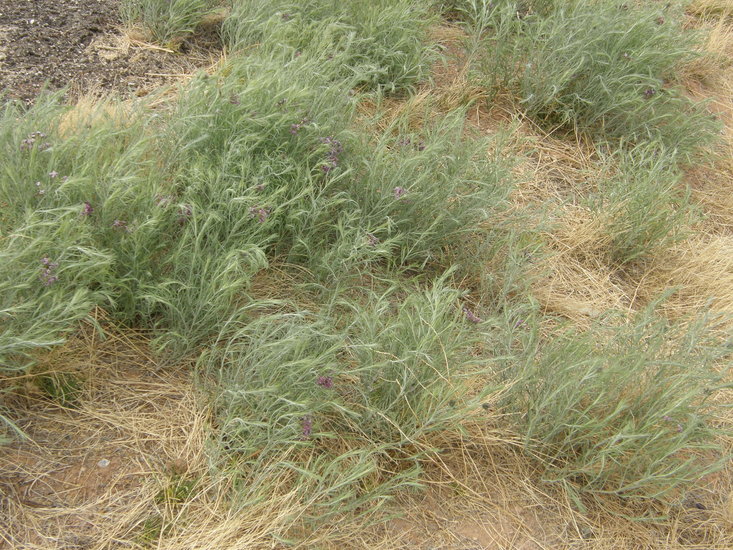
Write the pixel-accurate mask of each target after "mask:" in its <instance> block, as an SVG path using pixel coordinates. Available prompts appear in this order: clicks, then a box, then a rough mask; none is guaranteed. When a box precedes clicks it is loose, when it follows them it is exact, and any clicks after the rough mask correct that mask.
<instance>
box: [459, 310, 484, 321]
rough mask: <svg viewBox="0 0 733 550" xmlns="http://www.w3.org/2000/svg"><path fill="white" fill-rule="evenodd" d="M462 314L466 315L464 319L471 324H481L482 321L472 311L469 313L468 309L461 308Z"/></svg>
mask: <svg viewBox="0 0 733 550" xmlns="http://www.w3.org/2000/svg"><path fill="white" fill-rule="evenodd" d="M463 313H465V314H466V319H468V320H469V321H471V322H472V323H481V322H483V319H481V317H479V316H478V315H476V314H475V313H474V312H473V311H471V310H470V309H468V307H467V306H463Z"/></svg>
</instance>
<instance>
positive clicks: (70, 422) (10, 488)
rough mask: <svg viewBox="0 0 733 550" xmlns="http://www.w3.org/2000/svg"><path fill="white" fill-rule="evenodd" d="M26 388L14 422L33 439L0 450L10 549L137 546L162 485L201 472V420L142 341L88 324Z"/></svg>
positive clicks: (183, 385) (185, 386) (185, 385)
mask: <svg viewBox="0 0 733 550" xmlns="http://www.w3.org/2000/svg"><path fill="white" fill-rule="evenodd" d="M23 381H24V390H23V391H22V392H21V393H20V394H18V395H16V396H14V397H13V400H14V402H13V416H14V419H15V420H16V422H17V423H18V425H19V427H20V428H21V429H23V431H24V432H25V433H26V435H27V436H28V439H27V440H23V441H17V442H15V443H13V444H12V445H9V446H7V447H3V448H1V449H0V479H2V480H3V482H2V484H3V489H4V493H5V494H6V495H7V497H6V498H5V499H3V505H2V507H3V509H4V510H3V512H4V516H5V517H6V518H7V519H6V521H5V522H4V529H3V532H2V537H1V538H0V540H2V541H3V542H4V543H5V544H6V545H8V547H9V548H20V547H23V548H68V547H71V545H77V546H79V547H81V546H83V547H85V548H106V547H111V546H113V545H114V544H117V543H119V542H121V541H123V540H126V541H128V543H132V542H133V541H135V540H136V537H138V535H139V531H140V526H141V525H143V524H144V523H145V521H146V517H147V516H149V515H150V514H153V513H154V511H155V510H156V509H160V508H161V507H162V504H161V503H159V502H158V501H159V500H160V498H159V497H158V496H157V495H159V493H160V486H161V484H164V483H167V482H166V481H165V479H166V478H167V477H169V476H177V477H178V478H180V479H186V480H195V479H198V478H200V477H201V476H202V475H203V473H204V472H205V471H206V459H205V457H204V440H205V437H206V436H205V432H204V426H205V424H206V412H205V410H203V409H202V408H201V407H200V406H199V405H198V403H197V399H196V397H195V395H194V392H193V389H192V386H191V384H190V383H189V382H188V380H187V377H186V376H185V375H181V374H180V373H179V372H175V371H163V370H161V369H160V368H159V367H158V365H156V364H155V362H154V361H153V359H152V358H151V353H150V351H149V350H148V348H147V343H146V338H145V337H144V336H143V335H142V334H136V333H134V332H131V331H124V332H120V331H116V330H111V331H109V332H107V333H106V337H105V338H101V337H100V336H99V335H98V333H96V332H95V330H94V328H93V327H91V326H86V327H84V328H83V330H82V331H81V332H80V333H79V334H78V335H77V336H76V337H74V338H73V339H71V340H69V341H68V342H67V343H66V344H65V345H63V346H61V347H59V348H56V349H54V350H53V351H51V352H49V353H47V354H46V355H45V356H43V357H42V358H41V359H40V360H39V362H38V364H37V365H36V367H35V368H34V370H33V371H32V373H31V374H29V375H27V376H25V377H24V378H23ZM6 382H7V381H6ZM16 382H17V381H16ZM72 390H73V391H72ZM77 546H74V547H77Z"/></svg>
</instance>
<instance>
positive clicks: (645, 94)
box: [644, 88, 657, 99]
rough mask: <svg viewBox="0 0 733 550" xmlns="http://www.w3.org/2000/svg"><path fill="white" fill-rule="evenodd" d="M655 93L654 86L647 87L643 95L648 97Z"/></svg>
mask: <svg viewBox="0 0 733 550" xmlns="http://www.w3.org/2000/svg"><path fill="white" fill-rule="evenodd" d="M656 93H657V91H656V90H655V89H654V88H647V89H646V90H644V97H645V98H647V99H649V98H651V97H652V96H653V95H654V94H656Z"/></svg>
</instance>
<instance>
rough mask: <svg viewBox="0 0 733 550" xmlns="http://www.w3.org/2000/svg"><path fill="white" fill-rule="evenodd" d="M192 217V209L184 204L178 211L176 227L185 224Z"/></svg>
mask: <svg viewBox="0 0 733 550" xmlns="http://www.w3.org/2000/svg"><path fill="white" fill-rule="evenodd" d="M192 215H193V209H192V208H191V205H190V204H184V205H182V206H181V207H180V209H179V210H178V225H183V224H185V223H186V222H187V221H188V219H189V218H190V217H191V216H192Z"/></svg>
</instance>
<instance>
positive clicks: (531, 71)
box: [479, 2, 717, 160]
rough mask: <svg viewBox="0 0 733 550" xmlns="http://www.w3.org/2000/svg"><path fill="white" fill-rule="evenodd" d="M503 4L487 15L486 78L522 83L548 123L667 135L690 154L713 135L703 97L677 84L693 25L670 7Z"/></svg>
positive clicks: (691, 50)
mask: <svg viewBox="0 0 733 550" xmlns="http://www.w3.org/2000/svg"><path fill="white" fill-rule="evenodd" d="M512 11H513V10H511V9H498V8H495V9H493V11H492V12H491V14H490V17H489V18H488V21H487V22H486V23H484V26H485V27H486V28H487V29H488V30H487V35H488V36H487V38H486V44H487V46H486V52H485V55H484V56H483V57H482V61H481V62H480V63H479V67H480V68H479V71H480V73H481V75H482V78H483V79H484V81H485V82H486V83H487V84H488V85H491V86H496V85H498V84H501V85H503V86H508V87H509V88H510V89H512V90H514V91H515V92H516V93H517V94H518V96H519V100H520V103H521V105H522V106H523V108H524V109H525V110H526V112H527V113H528V114H529V115H530V116H532V117H533V118H535V119H536V120H539V121H541V122H543V123H545V124H547V125H550V126H564V127H567V128H570V129H574V130H576V131H580V132H586V133H589V134H591V135H593V136H595V137H597V138H600V139H609V140H620V139H625V140H626V141H628V142H635V143H640V142H646V141H659V142H661V143H663V144H664V146H666V147H668V148H670V149H676V150H677V151H678V152H679V153H680V154H681V155H682V157H683V160H686V159H689V157H690V155H692V154H693V153H694V152H695V151H699V150H700V149H701V148H702V147H704V146H705V145H706V144H707V143H710V141H711V140H712V139H713V138H714V136H715V131H716V128H717V126H716V124H715V123H714V121H713V119H712V117H711V116H710V115H709V113H707V111H706V110H705V108H704V106H703V105H701V104H699V103H695V102H692V101H691V100H689V99H687V98H686V97H685V96H684V94H683V93H682V91H681V90H680V89H679V88H678V87H675V86H674V85H673V84H674V80H675V70H676V69H677V68H678V67H680V66H681V65H682V64H683V63H685V62H687V61H689V60H690V59H692V58H693V57H694V56H695V55H696V53H695V35H694V33H692V32H691V31H686V30H684V29H683V26H682V23H683V21H682V18H681V16H679V15H678V14H677V12H676V11H673V8H670V9H669V10H667V11H660V10H658V9H657V8H656V7H633V6H631V7H628V8H627V9H623V8H621V7H619V6H618V5H616V4H615V3H591V4H589V3H583V2H579V3H570V4H568V5H567V6H562V7H559V8H557V9H555V10H554V11H553V12H552V13H550V14H549V15H547V16H540V15H533V14H528V15H526V16H519V15H517V14H516V13H512Z"/></svg>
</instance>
